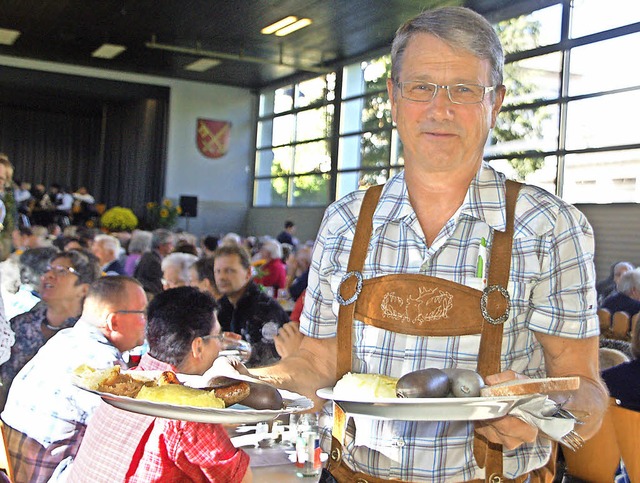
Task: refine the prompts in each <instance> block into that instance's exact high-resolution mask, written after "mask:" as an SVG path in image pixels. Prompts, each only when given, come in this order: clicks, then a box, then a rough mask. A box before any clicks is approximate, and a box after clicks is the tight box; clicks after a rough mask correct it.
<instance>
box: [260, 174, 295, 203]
mask: <svg viewBox="0 0 640 483" xmlns="http://www.w3.org/2000/svg"><path fill="white" fill-rule="evenodd" d="M287 182H288V180H287V178H277V179H258V180H256V181H255V184H254V193H253V205H254V206H286V205H287Z"/></svg>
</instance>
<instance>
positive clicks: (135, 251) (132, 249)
mask: <svg viewBox="0 0 640 483" xmlns="http://www.w3.org/2000/svg"><path fill="white" fill-rule="evenodd" d="M151 237H152V234H151V232H150V231H145V230H135V231H134V232H133V233H132V234H131V240H129V244H128V245H127V258H126V259H125V262H124V272H125V274H126V275H129V276H130V277H133V272H135V271H136V267H137V266H138V262H139V261H140V258H141V257H142V254H143V253H144V252H147V251H149V250H150V249H151Z"/></svg>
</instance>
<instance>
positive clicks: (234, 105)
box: [0, 56, 255, 234]
mask: <svg viewBox="0 0 640 483" xmlns="http://www.w3.org/2000/svg"><path fill="white" fill-rule="evenodd" d="M0 65H5V66H10V67H16V68H25V69H34V70H41V71H46V72H57V73H65V74H71V75H79V76H86V77H98V78H103V79H110V80H119V81H124V82H135V83H139V84H152V85H159V86H165V87H169V88H170V89H171V99H170V106H169V127H168V139H167V172H166V178H165V179H166V184H165V194H166V196H167V197H168V198H171V199H173V200H178V198H179V197H180V195H190V196H198V216H197V217H196V218H193V219H190V220H188V222H189V231H192V232H194V233H196V234H205V233H225V232H228V231H235V232H238V233H243V232H244V230H245V225H246V217H247V211H248V206H249V200H250V193H251V191H250V189H251V167H252V165H253V158H252V156H253V154H252V153H253V131H254V120H253V103H254V101H255V96H254V95H252V94H251V93H250V92H249V91H248V90H246V89H240V88H234V87H227V86H221V85H212V84H204V83H199V82H189V81H182V80H177V79H170V78H164V77H156V76H148V75H141V74H130V73H125V72H114V71H107V70H102V69H95V68H87V67H80V66H73V65H68V64H58V63H52V62H41V61H36V60H29V59H20V58H16V57H8V56H0ZM198 118H207V119H214V120H221V121H230V122H231V123H232V128H231V137H230V148H229V151H228V152H227V154H225V155H224V156H223V157H221V158H217V159H209V158H206V157H204V156H203V155H202V154H200V152H199V151H198V149H197V145H196V125H197V119H198ZM186 225H187V220H185V219H180V221H179V223H178V226H179V227H181V228H186Z"/></svg>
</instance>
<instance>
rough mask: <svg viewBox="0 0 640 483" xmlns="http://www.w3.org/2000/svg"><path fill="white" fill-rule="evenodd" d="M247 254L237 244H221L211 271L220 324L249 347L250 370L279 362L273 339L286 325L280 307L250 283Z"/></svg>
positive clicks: (249, 262) (285, 314) (250, 273)
mask: <svg viewBox="0 0 640 483" xmlns="http://www.w3.org/2000/svg"><path fill="white" fill-rule="evenodd" d="M251 268H252V267H251V260H250V259H249V254H248V252H247V251H246V250H245V249H244V248H242V247H240V246H237V245H223V246H221V247H220V248H218V249H217V250H216V253H215V255H214V271H215V279H216V285H217V287H218V290H219V291H220V293H221V294H222V295H223V297H222V298H221V299H220V300H219V302H220V315H219V319H220V325H222V329H223V330H224V331H229V332H235V333H236V334H239V335H240V336H242V338H243V339H244V340H246V341H247V342H249V343H250V344H251V347H252V351H251V359H250V360H249V361H248V362H247V365H248V366H250V367H254V366H258V365H267V364H271V363H273V362H275V361H277V360H278V359H279V356H278V353H277V351H276V348H275V344H274V340H273V339H274V337H275V336H276V334H277V333H278V330H279V329H280V327H282V326H283V325H284V324H285V323H286V322H289V316H288V315H287V313H286V312H285V311H284V309H283V308H282V306H281V305H280V304H279V303H278V302H277V301H276V300H275V299H274V298H273V297H270V296H269V295H267V294H266V293H265V292H263V291H262V290H260V287H258V285H257V284H256V283H255V282H254V281H253V274H252V270H251Z"/></svg>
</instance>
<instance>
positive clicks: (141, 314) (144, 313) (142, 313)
mask: <svg viewBox="0 0 640 483" xmlns="http://www.w3.org/2000/svg"><path fill="white" fill-rule="evenodd" d="M111 313H112V314H125V315H126V314H136V315H140V316H142V318H143V319H145V320H146V319H147V311H146V310H114V311H113V312H111Z"/></svg>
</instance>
